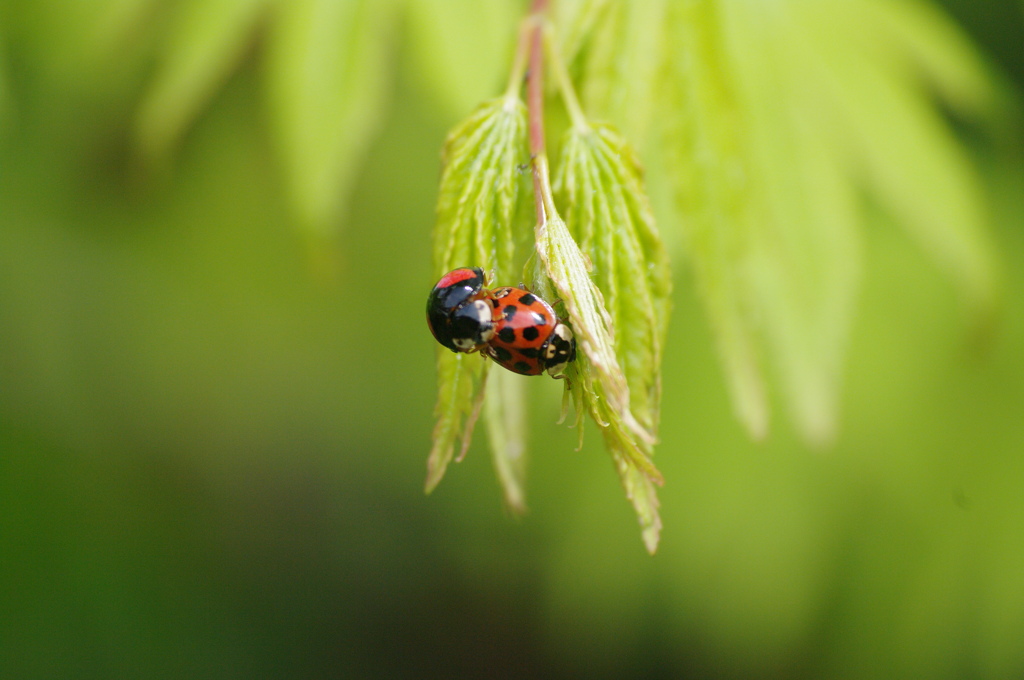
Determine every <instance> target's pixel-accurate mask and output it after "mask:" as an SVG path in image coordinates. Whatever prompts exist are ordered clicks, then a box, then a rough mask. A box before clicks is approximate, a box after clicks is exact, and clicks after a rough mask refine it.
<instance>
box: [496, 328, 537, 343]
mask: <svg viewBox="0 0 1024 680" xmlns="http://www.w3.org/2000/svg"><path fill="white" fill-rule="evenodd" d="M502 330H503V331H504V330H505V329H502ZM538 336H540V331H538V330H537V327H536V326H527V327H526V328H524V329H523V338H524V339H526V340H536V339H537V337H538Z"/></svg>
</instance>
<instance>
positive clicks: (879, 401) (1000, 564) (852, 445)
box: [0, 0, 1024, 678]
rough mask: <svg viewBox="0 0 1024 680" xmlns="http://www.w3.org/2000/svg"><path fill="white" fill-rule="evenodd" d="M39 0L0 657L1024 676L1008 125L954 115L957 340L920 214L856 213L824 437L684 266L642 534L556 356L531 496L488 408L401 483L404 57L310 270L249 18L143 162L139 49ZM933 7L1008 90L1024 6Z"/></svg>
mask: <svg viewBox="0 0 1024 680" xmlns="http://www.w3.org/2000/svg"><path fill="white" fill-rule="evenodd" d="M86 4H87V3H86ZM19 5H20V7H18V6H19ZM30 5H31V3H16V2H7V3H4V4H3V5H2V6H0V20H2V21H3V23H2V24H0V678H70V677H94V678H113V677H137V678H181V677H189V678H260V677H267V678H277V677H297V678H298V677H301V678H327V677H388V678H394V677H416V678H430V677H495V678H497V677H539V676H552V677H557V676H565V677H736V678H743V677H778V678H792V677H807V678H811V677H842V678H877V677H929V678H1021V677H1024V295H1022V293H1024V274H1022V272H1024V230H1022V229H1021V227H1022V224H1024V153H1022V151H1021V148H1019V146H1009V145H1005V144H995V145H994V144H992V143H991V142H990V141H987V140H985V139H980V138H978V139H975V141H974V147H973V148H974V151H975V156H976V159H977V161H978V164H979V168H980V171H981V172H982V174H983V176H984V179H985V188H986V191H987V198H988V200H989V204H990V207H991V212H992V218H993V219H992V223H993V227H994V237H995V239H996V242H997V244H998V249H999V252H1000V254H1001V256H1002V258H1003V260H1002V263H1001V264H1002V266H1003V271H1004V273H1005V297H1004V302H1005V305H1004V309H1003V314H1002V317H1001V318H1000V320H999V323H998V325H997V327H996V328H995V330H994V332H993V333H992V335H991V336H990V337H987V338H986V339H984V342H981V343H978V342H974V338H973V337H972V335H971V333H970V326H969V324H968V323H967V320H966V319H965V317H964V315H963V313H962V310H961V309H959V308H958V307H957V305H956V304H955V300H954V296H953V291H952V288H951V285H950V284H949V283H948V282H947V281H946V280H945V279H944V278H943V277H942V276H941V275H940V273H939V272H937V271H936V270H935V268H934V267H933V266H932V265H931V264H930V263H929V262H928V261H927V259H926V258H925V256H924V255H923V254H922V253H921V252H920V251H919V250H918V249H917V248H916V247H915V246H914V244H912V243H911V242H909V240H908V239H907V238H906V237H905V236H904V235H902V233H901V232H900V231H899V230H897V229H895V228H893V226H892V225H890V224H888V223H887V222H886V221H885V220H884V219H883V218H879V219H878V220H877V222H876V224H875V225H874V227H873V228H872V229H871V231H870V232H869V234H868V244H867V246H868V247H867V252H868V258H867V260H868V262H869V269H868V271H867V275H866V285H865V290H864V293H863V295H862V296H861V301H860V316H859V318H858V320H857V323H856V325H855V335H854V338H853V342H852V345H851V348H850V354H849V361H848V370H847V379H846V389H845V392H844V395H843V403H844V410H843V417H842V433H841V436H840V438H839V441H838V442H837V444H836V445H835V446H834V447H832V448H830V449H828V450H826V451H814V450H811V449H809V448H807V447H806V446H805V445H803V444H801V443H800V441H799V440H798V439H797V437H795V436H794V434H793V432H792V431H791V429H790V427H789V426H788V425H787V424H786V423H785V422H783V421H782V419H781V418H776V421H775V423H774V426H775V427H774V433H773V435H772V436H771V438H770V439H769V441H767V442H766V443H762V444H755V443H752V442H750V441H749V440H748V439H747V437H746V436H745V434H744V432H743V430H742V428H741V426H740V425H739V424H738V423H737V422H736V421H735V420H734V419H733V418H732V416H731V410H730V405H729V403H728V399H727V395H726V392H725V388H724V385H723V383H722V375H721V371H720V368H719V366H718V363H717V359H716V357H715V356H714V354H713V351H712V348H711V340H710V337H709V331H708V329H707V327H706V322H705V320H704V318H703V316H702V313H701V311H700V308H699V306H698V304H697V302H696V300H695V299H694V294H693V291H692V287H691V285H690V282H689V279H688V276H687V272H686V269H685V267H684V266H681V262H680V266H677V282H676V287H677V296H676V312H675V315H674V317H673V321H672V328H671V335H670V344H669V348H668V350H669V351H668V353H667V361H666V366H665V369H666V374H665V405H664V409H665V416H664V426H663V431H662V444H661V445H660V447H659V448H658V452H657V454H658V455H657V463H658V465H659V467H660V468H661V470H662V471H663V473H664V474H665V477H666V479H667V480H668V482H667V484H666V486H665V487H664V489H663V490H662V492H661V499H662V511H663V519H664V522H665V531H664V533H663V537H662V544H661V547H660V549H659V553H658V554H657V556H655V557H653V558H651V557H649V556H648V555H647V554H646V552H645V551H644V549H643V546H642V544H641V541H640V537H639V530H638V527H637V525H636V520H635V517H634V515H633V512H632V509H631V508H630V506H629V505H628V503H626V502H625V501H624V500H623V498H622V492H621V488H620V487H619V485H618V481H617V479H616V475H615V474H614V472H613V471H612V469H611V466H610V465H609V462H608V459H607V456H606V454H605V453H604V451H603V450H602V449H601V446H600V441H599V440H600V437H599V436H598V435H597V433H596V432H593V431H590V432H589V433H588V442H587V444H586V446H585V448H584V449H583V451H581V452H576V451H574V450H573V449H574V445H575V437H576V433H575V432H574V431H571V430H568V429H567V428H564V427H560V426H556V425H555V424H554V422H553V421H554V416H553V413H554V412H555V410H556V405H557V400H558V398H559V390H560V385H558V384H556V383H554V382H553V381H541V380H537V381H536V382H535V383H532V384H531V388H532V389H533V392H532V394H533V395H534V396H535V397H536V398H535V399H534V400H533V403H531V405H530V408H531V409H532V413H533V415H534V416H535V423H536V427H535V430H534V432H533V434H532V443H533V447H532V459H531V467H530V485H529V497H528V501H529V504H530V508H531V512H530V514H529V515H528V516H527V517H525V518H523V519H521V520H514V519H510V518H509V517H507V516H506V514H505V513H504V512H503V510H502V507H501V501H500V491H499V489H498V487H497V483H496V481H495V479H494V475H493V472H492V470H491V469H490V468H491V465H490V461H489V457H488V454H487V451H486V449H485V447H484V446H483V442H482V439H483V438H482V437H478V438H477V439H478V441H477V442H476V443H475V444H474V447H473V448H472V449H471V451H470V453H469V456H468V457H467V458H466V460H465V461H464V462H463V463H462V464H460V465H456V466H453V467H452V468H451V469H450V470H449V473H448V478H447V479H445V481H444V482H443V483H442V485H441V486H440V487H439V489H438V491H437V492H436V493H435V494H434V495H433V496H431V497H429V498H426V497H424V496H423V493H422V484H423V479H424V475H425V458H426V453H427V451H428V449H429V440H430V432H431V427H432V415H431V412H432V409H433V404H434V394H433V388H434V384H433V381H434V343H433V341H432V340H431V339H430V336H429V334H428V333H427V331H426V328H425V327H424V322H423V304H424V299H425V296H426V292H427V290H428V288H429V285H430V284H431V283H432V277H431V271H430V262H429V257H428V256H427V253H428V252H429V235H430V228H431V224H432V219H433V202H434V192H435V189H436V181H437V178H438V152H439V148H440V146H441V143H442V141H443V138H444V134H445V132H446V130H447V129H448V128H449V127H450V126H451V125H452V124H453V123H454V122H455V121H456V120H457V118H458V117H459V116H460V115H462V114H464V113H465V112H464V111H449V110H446V109H444V108H443V107H441V106H439V105H438V103H437V102H436V101H435V99H433V98H432V97H431V96H430V94H429V91H428V88H426V87H425V86H424V85H423V83H422V82H421V76H420V72H419V71H417V69H416V68H415V66H414V65H412V64H410V63H409V59H408V58H407V57H408V53H407V50H406V49H405V48H400V49H399V50H398V53H397V57H396V60H395V64H394V67H395V69H394V73H395V76H394V80H393V81H392V82H389V83H388V84H387V87H388V89H389V90H390V95H389V96H390V97H391V100H392V106H391V107H390V109H389V113H388V117H387V118H386V119H385V120H383V121H380V124H381V126H382V127H381V130H382V134H381V135H380V136H379V137H377V138H375V141H374V142H373V146H372V148H371V152H370V154H369V157H368V160H367V162H366V163H365V165H364V166H362V167H361V168H360V169H359V172H358V178H357V180H356V183H355V188H354V191H353V198H352V202H351V205H350V206H349V209H348V211H347V218H346V219H345V221H344V224H342V225H340V231H339V237H338V239H337V251H338V252H337V261H336V266H335V267H334V268H333V270H332V271H330V272H325V271H324V268H323V267H311V266H310V258H309V247H308V243H307V241H306V237H304V236H303V232H302V230H301V229H300V228H299V227H298V225H297V224H296V220H295V219H294V218H293V217H292V213H291V211H290V210H289V207H288V202H287V198H286V196H285V193H284V190H283V189H282V178H281V175H282V170H281V167H280V163H279V161H278V158H277V155H276V153H275V149H274V146H273V144H272V143H271V142H270V141H268V140H269V139H270V137H271V135H270V134H269V133H268V121H267V119H266V114H265V111H264V108H265V107H264V105H263V93H262V87H263V85H262V83H261V78H260V68H261V66H260V63H261V58H260V53H259V50H258V48H256V49H253V50H252V52H251V53H248V54H247V56H246V57H245V59H244V61H243V63H242V65H241V68H240V69H239V70H238V72H237V73H234V74H233V75H231V76H230V77H229V78H228V79H227V80H226V82H225V83H224V85H223V87H222V88H221V89H219V90H218V91H217V93H216V94H215V96H214V97H213V99H212V101H211V103H210V105H209V107H208V109H206V110H205V111H204V112H203V114H202V115H201V116H200V117H199V119H198V121H197V123H196V125H195V126H194V128H192V129H191V130H190V131H189V133H188V134H187V136H186V137H185V138H184V140H183V143H182V144H181V146H180V148H179V149H177V150H176V151H175V153H174V154H173V158H172V159H171V161H170V162H168V163H165V164H158V165H154V164H145V163H142V162H140V161H139V157H138V154H137V153H136V148H135V146H134V142H133V125H134V118H133V117H134V116H135V115H136V112H137V108H138V104H139V97H140V91H141V90H142V87H143V83H144V81H145V77H146V75H147V71H146V69H145V68H141V69H140V68H137V67H132V66H131V65H130V63H131V61H130V60H129V59H124V60H120V59H118V58H108V59H106V60H104V61H101V62H97V61H95V60H93V61H90V60H88V59H85V58H83V57H82V50H84V47H83V44H82V43H83V41H82V40H80V39H79V38H80V37H81V36H79V35H77V34H76V33H75V22H74V21H72V20H69V19H68V17H67V16H58V15H55V14H54V13H53V12H52V10H53V9H54V8H55V7H58V6H59V3H41V4H40V5H39V6H41V7H44V8H48V9H47V11H36V12H33V11H30V10H26V9H25V8H26V7H28V6H30ZM72 5H74V6H76V7H78V4H77V3H68V6H69V7H70V6H72ZM16 7H17V9H16ZM948 8H949V9H950V10H951V11H952V12H953V14H954V15H955V16H956V17H957V18H958V20H959V21H960V22H961V24H962V25H963V26H964V27H965V28H966V29H967V30H968V31H969V32H970V33H971V34H972V35H973V37H974V38H975V40H976V41H977V42H978V43H979V45H980V46H981V49H982V50H983V51H984V52H985V53H986V54H987V55H988V56H989V58H990V59H991V60H992V62H993V64H994V65H995V67H996V69H997V70H998V71H999V73H1001V74H1002V75H1003V76H1005V78H1006V81H1007V83H1006V85H1007V87H1010V88H1017V89H1019V88H1021V87H1022V85H1024V50H1022V48H1021V44H1022V43H1021V41H1022V37H1024V20H1022V16H1024V14H1022V12H1021V7H1020V6H1019V5H1015V4H1013V3H1010V2H997V1H996V0H990V1H987V2H968V1H967V0H962V1H960V2H952V1H951V2H949V3H948ZM48 12H49V13H48ZM401 38H402V36H399V43H401V42H402V39H401ZM129 49H139V46H138V45H135V46H131V47H130V48H129ZM499 86H500V83H495V84H493V87H491V86H489V85H487V84H482V85H481V88H482V90H483V92H484V93H487V92H489V91H490V92H493V91H496V90H497V88H498V87H499ZM1016 124H1017V125H1018V126H1019V121H1017V122H1016ZM1018 130H1019V128H1018ZM965 134H967V133H966V132H965ZM1011 136H1012V135H1011ZM971 138H972V139H974V137H971Z"/></svg>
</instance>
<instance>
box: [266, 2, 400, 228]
mask: <svg viewBox="0 0 1024 680" xmlns="http://www.w3.org/2000/svg"><path fill="white" fill-rule="evenodd" d="M394 14H395V4H394V2H393V1H392V0H348V1H346V2H337V1H335V0H281V1H280V2H278V3H277V6H276V10H275V16H274V23H273V26H272V30H271V32H270V36H269V45H268V93H269V99H270V108H271V113H272V116H273V125H274V130H275V132H276V133H277V136H278V138H279V141H280V149H281V155H282V158H283V161H284V167H285V174H286V177H285V180H286V182H287V188H288V191H289V194H290V195H291V200H292V203H293V205H294V207H295V210H296V212H297V214H298V216H299V218H300V220H301V221H302V223H303V225H304V226H305V228H307V229H309V230H310V231H311V232H313V233H314V234H325V233H328V232H329V231H330V229H331V228H332V226H333V224H334V223H335V220H336V219H337V218H338V216H339V215H340V213H341V211H342V209H343V206H344V203H345V200H346V198H347V195H348V193H349V191H350V190H351V187H352V183H353V182H354V180H355V177H356V174H355V173H356V170H357V168H358V167H359V164H360V162H361V161H362V160H363V156H364V155H365V153H366V151H367V149H368V148H369V144H370V142H371V140H372V139H373V135H374V133H375V132H376V130H377V128H378V127H379V126H380V124H381V123H382V122H383V109H384V105H385V98H386V93H387V91H388V77H387V75H388V70H389V69H388V66H389V59H388V57H389V54H390V51H391V45H392V40H393V36H394V34H395V32H394V28H395V26H394V21H393V19H394Z"/></svg>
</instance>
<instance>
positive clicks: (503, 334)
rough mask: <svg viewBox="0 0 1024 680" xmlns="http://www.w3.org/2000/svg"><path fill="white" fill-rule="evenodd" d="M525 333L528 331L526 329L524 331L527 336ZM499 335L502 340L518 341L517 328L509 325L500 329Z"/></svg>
mask: <svg viewBox="0 0 1024 680" xmlns="http://www.w3.org/2000/svg"><path fill="white" fill-rule="evenodd" d="M526 330H530V329H529V328H527V329H526ZM525 335H526V332H525V331H524V332H523V336H524V337H525ZM535 335H536V334H535ZM498 337H499V338H500V339H501V341H502V342H507V343H509V344H512V343H513V342H515V341H516V331H515V329H513V328H510V327H509V326H505V327H504V328H502V329H501V330H500V331H498Z"/></svg>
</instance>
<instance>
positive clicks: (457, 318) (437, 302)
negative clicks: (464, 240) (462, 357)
mask: <svg viewBox="0 0 1024 680" xmlns="http://www.w3.org/2000/svg"><path fill="white" fill-rule="evenodd" d="M487 294H488V291H487V290H485V289H484V272H483V270H482V269H480V268H479V267H461V268H459V269H453V270H452V271H450V272H448V273H447V274H445V275H444V276H442V277H441V280H440V281H438V282H437V284H436V285H435V286H434V288H433V290H431V291H430V296H429V297H428V298H427V325H428V326H429V327H430V332H431V333H433V334H434V337H435V338H436V339H437V341H438V342H439V343H441V344H442V345H444V346H445V347H447V348H448V349H450V350H451V351H453V352H477V351H479V350H480V349H482V348H483V347H484V346H485V345H486V344H487V342H488V341H489V340H490V339H491V338H492V337H494V332H495V323H494V318H493V313H492V307H491V305H490V304H489V303H488V302H487V300H486V297H487Z"/></svg>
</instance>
